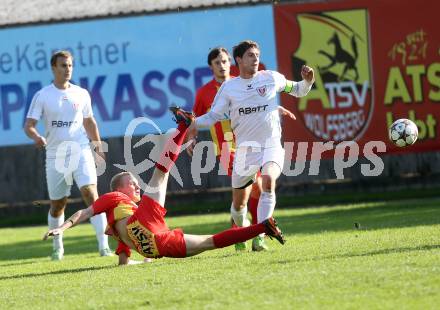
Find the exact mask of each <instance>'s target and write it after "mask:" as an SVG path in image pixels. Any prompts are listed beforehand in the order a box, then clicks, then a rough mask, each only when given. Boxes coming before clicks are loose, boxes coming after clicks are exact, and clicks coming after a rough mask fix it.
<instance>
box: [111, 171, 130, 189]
mask: <svg viewBox="0 0 440 310" xmlns="http://www.w3.org/2000/svg"><path fill="white" fill-rule="evenodd" d="M126 175H129V176H130V177H131V178H134V176H133V174H132V173H131V172H126V171H124V172H119V173H117V174H115V175H114V176H113V177H112V179H111V180H110V190H111V191H112V192H114V191H115V190H117V189H118V188H119V187H120V186H122V179H123V178H124V177H125V176H126Z"/></svg>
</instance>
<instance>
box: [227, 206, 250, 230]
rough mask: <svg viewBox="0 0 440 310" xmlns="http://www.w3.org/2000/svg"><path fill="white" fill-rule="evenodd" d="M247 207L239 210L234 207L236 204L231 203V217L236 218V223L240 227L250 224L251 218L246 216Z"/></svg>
mask: <svg viewBox="0 0 440 310" xmlns="http://www.w3.org/2000/svg"><path fill="white" fill-rule="evenodd" d="M246 214H247V207H244V208H243V209H241V210H239V211H237V210H235V208H234V204H231V217H232V219H233V220H234V223H235V225H237V226H239V227H247V226H249V224H250V223H249V220H248V219H247V217H246Z"/></svg>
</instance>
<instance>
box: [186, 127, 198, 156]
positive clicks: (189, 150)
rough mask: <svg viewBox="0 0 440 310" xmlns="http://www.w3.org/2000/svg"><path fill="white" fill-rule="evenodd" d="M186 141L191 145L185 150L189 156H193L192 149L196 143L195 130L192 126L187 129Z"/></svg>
mask: <svg viewBox="0 0 440 310" xmlns="http://www.w3.org/2000/svg"><path fill="white" fill-rule="evenodd" d="M186 141H191V144H190V145H188V147H187V148H186V152H187V153H188V155H189V156H193V151H194V147H195V146H196V142H197V128H195V127H194V126H193V125H191V126H190V127H189V128H188V133H187V134H186Z"/></svg>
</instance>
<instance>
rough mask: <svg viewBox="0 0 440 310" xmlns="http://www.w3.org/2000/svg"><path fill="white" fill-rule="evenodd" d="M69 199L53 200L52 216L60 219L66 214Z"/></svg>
mask: <svg viewBox="0 0 440 310" xmlns="http://www.w3.org/2000/svg"><path fill="white" fill-rule="evenodd" d="M66 203H67V198H64V199H60V200H51V202H50V215H52V216H53V217H60V216H61V215H63V213H64V209H65V208H66Z"/></svg>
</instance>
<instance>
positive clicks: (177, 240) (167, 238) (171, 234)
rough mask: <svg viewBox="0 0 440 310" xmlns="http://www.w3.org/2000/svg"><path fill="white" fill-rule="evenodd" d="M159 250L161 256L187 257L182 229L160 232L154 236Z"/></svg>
mask: <svg viewBox="0 0 440 310" xmlns="http://www.w3.org/2000/svg"><path fill="white" fill-rule="evenodd" d="M154 237H155V239H156V245H157V249H158V250H159V253H160V255H161V256H165V257H176V258H182V257H186V244H185V238H183V231H182V229H180V228H176V229H173V230H169V231H165V232H160V233H157V234H155V235H154Z"/></svg>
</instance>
